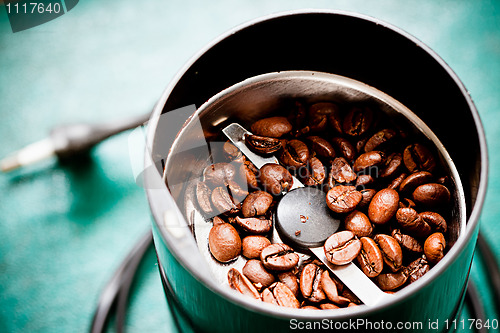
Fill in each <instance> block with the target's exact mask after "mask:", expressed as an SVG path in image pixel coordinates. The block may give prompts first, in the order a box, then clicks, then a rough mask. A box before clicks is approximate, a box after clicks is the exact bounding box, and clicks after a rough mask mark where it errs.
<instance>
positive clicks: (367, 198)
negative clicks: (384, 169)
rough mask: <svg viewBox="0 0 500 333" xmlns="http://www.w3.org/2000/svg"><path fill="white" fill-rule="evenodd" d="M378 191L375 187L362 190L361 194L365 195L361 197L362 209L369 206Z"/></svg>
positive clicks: (360, 206) (360, 205)
mask: <svg viewBox="0 0 500 333" xmlns="http://www.w3.org/2000/svg"><path fill="white" fill-rule="evenodd" d="M376 193H377V191H375V190H374V189H364V190H361V195H362V196H363V198H362V199H361V202H360V203H359V205H358V207H359V208H361V209H365V208H368V206H369V205H370V202H371V201H372V199H373V197H374V196H375V194H376Z"/></svg>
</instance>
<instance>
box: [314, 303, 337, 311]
mask: <svg viewBox="0 0 500 333" xmlns="http://www.w3.org/2000/svg"><path fill="white" fill-rule="evenodd" d="M319 307H320V308H321V310H333V309H340V307H339V306H336V305H335V304H332V303H321V304H320V305H319Z"/></svg>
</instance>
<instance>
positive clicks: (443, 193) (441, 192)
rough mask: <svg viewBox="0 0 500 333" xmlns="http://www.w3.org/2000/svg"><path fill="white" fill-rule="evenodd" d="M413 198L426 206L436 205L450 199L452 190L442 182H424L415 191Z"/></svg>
mask: <svg viewBox="0 0 500 333" xmlns="http://www.w3.org/2000/svg"><path fill="white" fill-rule="evenodd" d="M413 200H415V202H416V203H419V204H422V205H425V206H429V207H436V206H440V205H443V204H446V203H448V202H449V201H450V191H449V190H448V189H447V188H446V186H444V185H441V184H437V183H429V184H424V185H420V186H419V187H417V188H416V189H415V191H413Z"/></svg>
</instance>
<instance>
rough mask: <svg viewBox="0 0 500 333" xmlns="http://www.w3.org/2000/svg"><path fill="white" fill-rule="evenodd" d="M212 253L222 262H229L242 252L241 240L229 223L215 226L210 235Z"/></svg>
mask: <svg viewBox="0 0 500 333" xmlns="http://www.w3.org/2000/svg"><path fill="white" fill-rule="evenodd" d="M208 245H209V248H210V252H211V253H212V255H213V256H214V258H215V259H217V260H218V261H220V262H228V261H231V260H233V259H234V258H236V257H237V256H238V255H239V254H240V252H241V239H240V236H239V235H238V232H237V231H236V229H235V228H234V227H233V226H232V225H230V224H229V223H223V224H218V225H214V226H213V227H212V229H210V232H209V234H208Z"/></svg>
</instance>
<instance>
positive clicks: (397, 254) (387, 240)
mask: <svg viewBox="0 0 500 333" xmlns="http://www.w3.org/2000/svg"><path fill="white" fill-rule="evenodd" d="M373 240H374V241H375V242H376V243H377V245H378V247H379V248H380V251H381V252H382V257H383V258H384V262H385V263H386V264H387V266H389V268H390V269H391V271H393V272H397V271H398V270H399V269H401V266H402V265H403V251H402V250H401V246H399V243H398V241H397V240H395V239H394V238H393V237H391V236H389V235H384V234H378V235H376V236H375V237H374V238H373Z"/></svg>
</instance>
